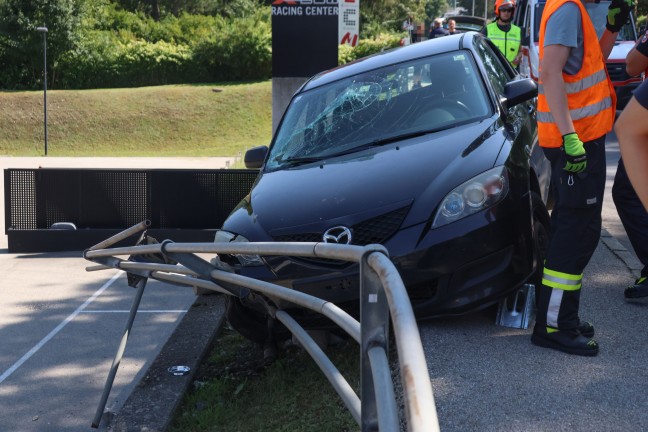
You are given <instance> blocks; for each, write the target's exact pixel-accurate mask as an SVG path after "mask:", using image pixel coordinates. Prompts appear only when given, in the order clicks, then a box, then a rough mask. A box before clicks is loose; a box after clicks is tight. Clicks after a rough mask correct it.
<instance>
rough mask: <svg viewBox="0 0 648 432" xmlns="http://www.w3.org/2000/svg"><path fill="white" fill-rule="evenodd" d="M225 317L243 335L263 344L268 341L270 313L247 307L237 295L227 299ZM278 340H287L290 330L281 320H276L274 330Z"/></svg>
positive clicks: (275, 337)
mask: <svg viewBox="0 0 648 432" xmlns="http://www.w3.org/2000/svg"><path fill="white" fill-rule="evenodd" d="M225 318H227V322H229V325H230V326H231V327H232V328H233V329H234V330H236V331H237V332H239V333H240V334H241V336H243V337H244V338H246V339H249V340H251V341H252V342H255V343H257V344H259V345H261V346H263V345H265V344H266V342H268V336H269V333H268V315H267V314H264V313H261V312H258V311H256V310H254V309H251V308H249V307H246V306H245V305H244V304H243V303H241V300H240V299H239V298H237V297H233V296H227V298H226V299H225ZM272 336H273V340H274V341H276V342H279V341H283V340H286V339H288V338H289V337H290V332H289V331H288V329H287V328H286V327H284V326H283V324H281V323H280V322H278V321H277V322H275V323H274V326H273V331H272Z"/></svg>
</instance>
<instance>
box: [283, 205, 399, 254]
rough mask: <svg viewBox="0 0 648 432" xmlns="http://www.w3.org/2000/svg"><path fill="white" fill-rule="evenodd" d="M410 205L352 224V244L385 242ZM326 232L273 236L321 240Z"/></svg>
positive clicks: (392, 233) (293, 239)
mask: <svg viewBox="0 0 648 432" xmlns="http://www.w3.org/2000/svg"><path fill="white" fill-rule="evenodd" d="M409 209H410V206H406V207H402V208H400V209H398V210H394V211H391V212H389V213H385V214H382V215H380V216H376V217H374V218H371V219H367V220H365V221H362V222H360V223H358V224H355V225H353V226H351V227H350V228H351V232H352V239H353V240H352V244H354V245H358V246H365V245H368V244H372V243H384V242H385V241H387V240H388V239H389V238H390V237H391V236H392V235H394V233H395V232H396V231H397V230H398V228H399V227H400V226H401V224H402V223H403V220H404V219H405V216H407V212H408V211H409ZM323 234H324V233H295V234H285V235H280V236H275V237H273V238H274V240H275V241H280V242H320V241H322V236H323Z"/></svg>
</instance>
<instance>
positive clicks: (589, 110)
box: [537, 97, 612, 142]
mask: <svg viewBox="0 0 648 432" xmlns="http://www.w3.org/2000/svg"><path fill="white" fill-rule="evenodd" d="M611 106H612V98H611V97H606V98H605V99H603V100H602V101H600V102H597V103H595V104H592V105H588V106H585V107H583V108H577V109H572V110H569V114H570V115H571V118H572V120H573V121H576V120H582V119H585V118H587V117H592V116H595V115H596V114H598V113H600V112H601V111H603V110H606V109H608V108H610V107H611ZM537 119H538V123H555V122H554V118H553V116H552V115H551V113H550V112H538V113H537ZM561 140H562V137H561ZM561 142H562V141H561Z"/></svg>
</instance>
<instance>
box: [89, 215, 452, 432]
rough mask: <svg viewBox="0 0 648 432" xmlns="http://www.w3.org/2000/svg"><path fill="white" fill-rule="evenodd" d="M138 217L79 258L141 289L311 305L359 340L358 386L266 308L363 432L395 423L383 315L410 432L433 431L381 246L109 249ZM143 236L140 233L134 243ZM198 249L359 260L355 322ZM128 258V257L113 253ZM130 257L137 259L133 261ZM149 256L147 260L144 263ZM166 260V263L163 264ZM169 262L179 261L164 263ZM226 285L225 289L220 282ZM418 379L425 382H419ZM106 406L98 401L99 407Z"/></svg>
mask: <svg viewBox="0 0 648 432" xmlns="http://www.w3.org/2000/svg"><path fill="white" fill-rule="evenodd" d="M147 226H148V224H147V222H146V221H144V222H142V223H140V224H137V225H135V226H133V227H131V228H129V229H127V230H125V231H123V232H121V233H119V234H117V235H115V236H113V237H111V238H109V239H107V240H104V241H102V242H100V243H99V244H97V245H95V246H93V247H92V248H90V249H88V250H87V251H85V253H84V257H85V258H86V259H87V260H89V261H92V262H94V263H96V264H97V265H94V266H89V267H87V269H86V270H87V271H97V270H103V269H109V268H117V269H121V270H124V271H126V272H127V273H128V274H129V275H130V276H129V279H130V278H131V277H132V279H133V280H132V282H131V281H130V280H129V284H132V286H136V287H137V288H138V293H139V292H140V291H143V289H144V286H145V285H146V283H145V282H146V280H147V279H148V278H152V279H156V280H160V281H164V282H169V283H172V284H175V285H180V286H186V287H199V288H202V289H206V290H210V291H215V292H218V293H224V294H227V295H239V294H241V293H242V292H243V291H241V292H233V291H236V290H233V289H232V288H231V286H236V287H242V288H244V289H248V290H253V291H257V292H260V293H262V294H265V295H267V296H271V297H274V298H279V299H282V300H287V301H289V302H291V303H294V304H296V305H299V306H302V307H305V308H309V309H311V310H314V311H316V312H319V313H321V314H322V315H324V316H326V317H328V318H329V319H331V320H332V321H333V322H334V323H336V324H337V325H338V326H340V327H341V328H342V329H343V330H344V331H345V332H347V333H348V334H349V335H350V336H351V337H353V338H354V339H355V340H356V341H357V342H359V343H360V345H361V360H362V361H361V391H362V393H361V394H362V400H360V398H358V396H357V395H356V394H355V392H354V391H353V389H352V388H351V386H350V385H349V384H348V382H347V381H346V380H345V379H344V377H343V376H342V375H341V374H340V372H339V371H338V370H337V369H336V368H335V366H334V365H333V364H332V363H331V361H330V359H328V357H327V356H326V354H324V352H323V351H322V350H321V349H320V348H319V346H317V344H316V343H315V342H314V340H313V339H312V337H310V335H309V334H308V333H307V332H306V331H305V330H304V329H303V328H302V327H301V326H300V325H299V324H298V323H297V322H296V321H295V320H294V319H293V318H292V317H290V315H288V314H287V313H286V312H285V311H283V310H277V309H276V308H275V307H274V306H273V305H269V306H267V307H268V312H269V313H270V314H271V315H272V316H273V317H275V318H276V319H278V320H279V321H280V322H282V323H283V324H284V325H285V326H286V327H287V328H288V329H289V330H290V331H291V333H292V334H293V335H294V336H295V337H296V338H297V339H298V340H299V342H300V343H301V344H302V346H303V347H304V348H305V349H306V351H307V352H308V353H309V355H310V356H311V357H312V358H313V360H314V361H315V362H316V363H317V364H318V366H319V367H320V369H321V370H322V372H323V373H324V375H325V376H326V378H327V379H328V380H329V382H330V383H331V385H332V386H333V388H334V389H335V391H336V392H337V393H338V395H339V396H340V397H341V398H342V400H343V402H344V403H345V405H346V407H347V409H349V411H350V412H351V414H352V416H353V417H354V419H355V420H356V421H357V422H358V424H359V425H360V426H361V428H362V431H363V432H365V431H374V430H383V431H392V430H397V429H398V428H399V419H398V408H397V405H396V398H395V395H394V388H393V383H392V380H391V373H390V369H389V361H388V358H387V353H388V340H389V337H388V334H389V333H388V332H389V317H390V315H391V318H392V321H393V329H394V336H395V341H396V345H397V353H398V359H399V365H400V375H401V384H402V388H403V395H404V403H405V415H406V420H407V426H408V430H409V431H412V432H428V431H438V430H439V424H438V419H437V414H436V406H435V403H434V397H433V393H432V388H431V383H430V379H429V373H428V370H427V364H426V361H425V356H424V353H423V347H422V345H421V339H420V334H419V331H418V326H417V324H416V321H415V318H414V314H413V311H412V307H411V303H410V301H409V297H408V295H407V291H406V290H405V286H404V285H403V282H402V280H401V278H400V275H399V274H398V271H397V270H396V268H395V267H394V265H393V263H392V262H391V261H390V260H389V258H388V257H387V252H386V250H385V248H384V247H383V246H380V245H369V246H365V247H361V246H349V245H337V244H326V243H173V242H170V241H164V242H162V243H156V244H146V245H138V246H132V247H120V248H111V249H106V248H108V247H110V246H111V245H113V244H115V243H116V242H117V241H120V240H123V239H124V238H126V237H129V236H131V235H134V234H136V233H138V232H140V231H144V230H145V229H146V227H147ZM142 238H143V237H141V238H140V240H141V239H142ZM197 254H213V255H215V256H218V254H243V255H287V256H302V257H319V258H329V259H335V260H345V261H350V262H356V263H359V264H360V300H361V302H360V303H361V313H360V315H361V322H362V325H361V323H360V322H358V321H357V320H355V319H354V318H353V317H351V316H350V315H349V314H347V313H346V312H345V311H343V310H342V309H340V308H339V307H338V306H336V305H334V304H333V303H331V302H328V301H325V300H323V299H320V298H317V297H313V296H310V295H308V294H305V293H302V292H299V291H294V290H292V289H289V288H286V287H282V286H279V285H275V284H272V283H269V282H264V281H260V280H256V279H251V278H248V277H245V276H241V275H237V274H234V273H233V272H232V270H231V269H229V268H227V266H226V265H225V264H219V263H218V262H216V263H213V262H207V261H205V260H204V259H203V258H201V257H200V256H198V255H197ZM122 255H128V256H129V258H128V260H124V259H121V258H118V257H119V256H122ZM134 257H136V260H135V261H131V260H132V259H133V258H134ZM147 258H150V259H151V260H153V262H147V261H146V259H147ZM162 261H165V262H162ZM169 262H172V263H177V264H169ZM218 282H220V283H224V285H225V286H227V287H229V288H225V287H223V286H221V285H219V284H218ZM138 304H139V302H137V299H136V300H135V302H134V305H133V308H132V310H131V316H129V319H128V323H127V326H126V330H125V332H124V336H123V337H122V341H121V343H120V347H119V348H118V352H117V354H116V356H115V360H114V361H113V365H112V367H111V370H110V372H109V375H108V379H107V382H106V386H105V388H104V394H103V395H102V399H101V402H100V406H99V407H98V409H97V414H96V416H95V419H94V421H93V426H95V427H96V425H98V424H99V420H100V419H101V415H102V413H103V409H104V408H105V400H107V397H108V394H109V392H110V389H111V387H112V379H113V378H114V376H115V374H116V369H117V367H118V366H119V361H120V360H121V355H122V353H123V346H124V345H125V343H126V339H127V337H128V334H129V333H130V327H131V326H132V321H133V318H134V315H135V313H136V310H137V307H138ZM423 377H424V379H422V378H423ZM102 405H104V406H102Z"/></svg>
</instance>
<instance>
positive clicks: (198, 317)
mask: <svg viewBox="0 0 648 432" xmlns="http://www.w3.org/2000/svg"><path fill="white" fill-rule="evenodd" d="M224 320H225V298H224V296H223V295H214V294H209V295H199V296H198V297H197V298H196V300H195V301H194V303H193V305H192V306H191V308H190V309H189V310H188V311H187V313H186V314H185V316H184V317H183V318H182V321H181V322H180V323H179V324H178V326H177V327H176V329H175V331H174V332H173V334H172V335H171V337H170V338H169V340H168V341H167V342H166V344H165V345H164V346H163V347H162V350H161V351H160V353H159V354H158V356H157V357H156V358H155V360H154V361H153V363H152V364H151V366H150V367H149V369H148V370H147V371H146V373H145V374H144V376H143V378H142V379H141V380H140V382H139V383H138V384H137V386H135V389H134V390H133V392H132V393H131V394H130V396H129V397H128V399H127V400H126V402H125V403H124V406H123V407H122V408H121V409H120V410H119V412H118V413H117V414H116V415H115V416H114V417H113V418H112V419H111V418H110V416H108V415H106V414H104V416H103V418H104V421H106V423H108V424H107V425H105V426H106V428H107V430H109V431H113V432H143V431H147V432H163V431H165V430H166V429H167V428H168V427H169V425H170V423H171V420H172V419H173V416H174V413H175V411H176V408H177V407H178V405H179V404H180V402H181V401H182V398H183V397H184V395H185V393H186V392H187V389H188V388H189V385H190V384H191V383H192V382H193V377H194V375H195V372H196V370H197V369H198V367H199V366H200V364H201V363H202V361H203V359H204V358H205V356H206V355H207V353H208V350H209V347H210V346H211V345H212V342H213V341H214V338H215V337H216V335H217V334H218V332H219V330H220V328H221V325H222V324H223V322H224ZM175 365H183V366H189V367H190V368H191V369H190V372H189V373H188V374H187V375H182V376H175V375H172V374H171V373H169V372H168V369H169V367H171V366H175ZM104 421H102V424H101V426H103V425H104Z"/></svg>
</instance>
